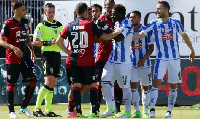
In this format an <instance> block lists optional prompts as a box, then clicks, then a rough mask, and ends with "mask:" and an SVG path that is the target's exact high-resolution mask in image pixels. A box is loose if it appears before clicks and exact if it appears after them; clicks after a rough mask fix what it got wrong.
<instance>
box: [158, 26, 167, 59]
mask: <svg viewBox="0 0 200 119" xmlns="http://www.w3.org/2000/svg"><path fill="white" fill-rule="evenodd" d="M160 27H161V33H162V35H163V34H165V30H164V31H162V29H165V26H164V25H163V24H160ZM162 41H163V47H164V53H165V58H169V52H168V47H167V41H166V40H164V39H163V38H162Z"/></svg>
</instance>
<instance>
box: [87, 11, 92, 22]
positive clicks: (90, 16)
mask: <svg viewBox="0 0 200 119" xmlns="http://www.w3.org/2000/svg"><path fill="white" fill-rule="evenodd" d="M88 20H89V21H92V10H88Z"/></svg>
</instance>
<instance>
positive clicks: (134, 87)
mask: <svg viewBox="0 0 200 119" xmlns="http://www.w3.org/2000/svg"><path fill="white" fill-rule="evenodd" d="M131 75H132V76H131V92H132V103H133V106H134V108H135V110H136V112H135V113H134V115H133V118H142V115H141V112H140V108H139V106H140V105H139V101H140V95H139V92H138V82H139V69H138V68H134V67H133V68H132V71H131Z"/></svg>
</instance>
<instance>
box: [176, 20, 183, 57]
mask: <svg viewBox="0 0 200 119" xmlns="http://www.w3.org/2000/svg"><path fill="white" fill-rule="evenodd" d="M181 26H182V25H181ZM176 29H177V31H178V29H179V27H178V25H177V24H176ZM183 30H184V29H183ZM176 43H177V48H178V49H177V50H178V52H179V44H178V33H177V32H176ZM179 57H180V52H179Z"/></svg>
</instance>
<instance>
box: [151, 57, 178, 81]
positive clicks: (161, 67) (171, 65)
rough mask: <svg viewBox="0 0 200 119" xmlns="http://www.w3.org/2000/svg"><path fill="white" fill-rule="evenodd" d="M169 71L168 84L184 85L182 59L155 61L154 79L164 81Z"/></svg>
mask: <svg viewBox="0 0 200 119" xmlns="http://www.w3.org/2000/svg"><path fill="white" fill-rule="evenodd" d="M166 71H168V83H172V84H174V83H182V78H181V66H180V59H177V60H160V59H157V60H155V68H154V79H162V80H163V77H164V75H165V74H166Z"/></svg>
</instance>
